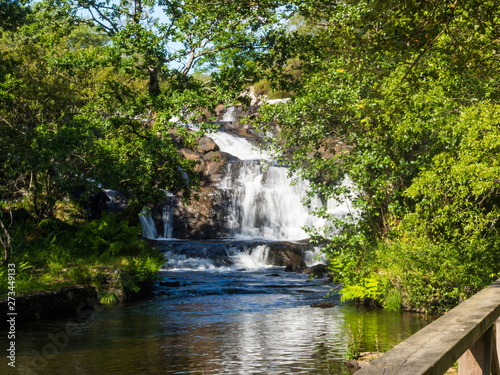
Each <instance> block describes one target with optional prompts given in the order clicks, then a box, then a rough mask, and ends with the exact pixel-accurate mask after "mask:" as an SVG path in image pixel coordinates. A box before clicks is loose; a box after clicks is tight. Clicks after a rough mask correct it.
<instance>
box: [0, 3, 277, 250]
mask: <svg viewBox="0 0 500 375" xmlns="http://www.w3.org/2000/svg"><path fill="white" fill-rule="evenodd" d="M277 4H278V2H274V1H266V2H260V3H254V2H243V3H232V2H230V3H220V4H217V5H216V6H207V4H205V3H203V2H179V1H166V2H164V1H162V2H154V1H133V2H130V1H121V2H111V1H62V0H61V1H56V2H53V1H46V2H37V3H36V4H34V6H33V12H32V13H31V14H30V16H29V22H27V23H24V22H21V21H19V22H18V21H16V23H13V22H14V21H12V22H11V21H9V22H7V21H5V22H3V21H4V19H2V22H3V23H2V24H1V25H0V26H1V30H2V34H1V35H2V36H1V40H0V59H1V63H0V135H1V137H0V160H1V164H0V186H2V189H1V202H2V209H3V208H8V210H10V208H11V207H12V206H13V205H14V206H16V205H17V206H20V205H22V206H23V207H25V208H27V209H28V210H29V212H30V213H31V215H32V216H33V217H34V218H35V219H36V222H37V223H39V222H41V221H42V220H44V219H47V218H51V217H52V216H53V215H54V214H55V212H56V210H57V208H58V206H60V205H61V204H65V202H67V201H68V200H70V201H75V200H77V195H78V194H76V192H77V191H85V192H86V194H85V195H86V196H88V195H89V194H92V193H94V192H96V191H98V190H99V189H101V188H103V187H104V188H113V189H117V190H121V191H123V192H124V193H125V195H126V196H127V198H128V199H129V202H130V204H129V206H130V207H131V209H133V210H135V211H138V210H140V207H142V205H143V204H144V203H145V202H148V201H151V200H154V199H157V198H158V197H160V196H161V195H162V193H161V191H160V189H168V190H182V191H184V192H186V193H188V192H189V189H190V188H192V187H196V183H197V175H195V174H194V172H193V171H192V169H193V168H192V167H193V162H192V161H189V160H186V159H184V158H183V157H182V156H180V154H179V153H178V152H177V150H176V147H175V143H174V140H173V137H172V134H171V133H172V131H173V129H175V128H177V130H178V131H179V132H181V133H182V134H183V135H184V136H185V137H186V138H187V140H186V142H193V139H195V138H196V136H197V135H199V134H201V133H202V132H203V131H204V129H206V128H207V127H212V126H213V125H212V124H211V123H210V118H209V117H207V116H206V115H205V114H206V113H207V111H208V112H210V111H212V112H213V109H214V108H215V106H216V105H218V104H220V103H224V102H226V101H228V100H230V99H231V98H234V97H236V96H238V95H239V93H240V92H241V88H242V87H243V86H244V84H245V82H246V79H247V76H244V75H242V74H241V72H240V71H239V70H238V69H237V68H235V67H234V64H233V62H236V64H237V65H238V64H239V65H241V66H242V67H245V66H246V63H247V62H248V57H251V56H253V55H254V54H255V53H256V52H257V51H258V50H259V48H263V46H264V45H265V43H268V38H266V35H267V34H268V33H270V32H271V30H270V28H269V25H270V24H271V23H272V22H274V20H275V19H276V18H277V17H278V16H277V13H276V10H275V6H276V5H277ZM2 5H4V4H3V3H2ZM7 5H8V8H9V9H11V8H10V7H11V5H12V6H15V7H16V9H18V8H19V5H18V3H14V2H11V3H9V4H7ZM153 7H157V8H158V9H161V11H162V12H163V14H164V16H163V18H164V19H165V20H164V21H161V22H160V21H159V20H158V19H155V18H153V17H152V16H151V11H152V10H153ZM5 9H7V8H5ZM19 9H20V8H19ZM1 10H2V11H3V10H4V8H3V7H2V8H1ZM250 31H254V32H255V34H252V33H250ZM171 42H177V43H180V44H181V45H182V47H181V48H179V49H178V50H173V49H172V47H171V45H170V44H169V43H171ZM184 57H186V59H183V58H184ZM176 61H177V62H178V64H180V65H178V66H177V67H175V68H174V67H173V66H172V65H169V64H171V63H174V62H176ZM201 63H203V64H205V65H204V66H205V67H206V68H207V69H209V70H210V69H214V67H219V70H218V71H217V72H211V77H212V79H211V80H209V81H202V80H197V79H196V78H195V76H194V75H191V74H190V73H191V72H193V70H194V68H195V67H196V66H198V64H201ZM246 71H247V72H251V71H252V64H248V67H247V69H246ZM220 77H224V80H221V79H220ZM174 116H176V117H177V118H178V121H171V119H173V117H174ZM200 117H202V118H203V120H204V122H202V123H200V124H198V125H199V128H200V131H199V132H195V131H188V130H187V129H186V128H185V127H184V126H183V124H188V123H189V122H191V121H193V120H194V119H197V120H198V119H199V118H200ZM179 123H180V124H181V125H179ZM186 174H187V175H188V179H186V178H185V175H186ZM85 195H84V196H82V197H80V198H79V199H81V198H85ZM2 211H3V210H2ZM2 213H3V212H2ZM7 227H8V226H7V225H5V226H4V225H2V231H3V233H5V234H6V237H2V240H3V239H5V241H4V243H5V244H7V243H8V242H9V241H8V240H9V235H8V230H7ZM6 249H7V247H6ZM5 254H6V257H8V251H7V250H5Z"/></svg>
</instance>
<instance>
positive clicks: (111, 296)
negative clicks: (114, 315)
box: [98, 290, 119, 305]
mask: <svg viewBox="0 0 500 375" xmlns="http://www.w3.org/2000/svg"><path fill="white" fill-rule="evenodd" d="M98 297H99V302H100V303H103V304H105V305H113V304H115V303H117V302H118V301H119V296H118V293H117V292H116V291H113V290H111V291H109V290H103V291H101V293H99V296H98Z"/></svg>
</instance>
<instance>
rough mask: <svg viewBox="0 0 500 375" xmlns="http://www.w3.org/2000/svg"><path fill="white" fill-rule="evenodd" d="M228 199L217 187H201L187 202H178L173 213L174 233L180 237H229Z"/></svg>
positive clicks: (176, 236)
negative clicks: (226, 217) (227, 224)
mask: <svg viewBox="0 0 500 375" xmlns="http://www.w3.org/2000/svg"><path fill="white" fill-rule="evenodd" d="M225 207H226V199H225V197H224V193H223V191H221V190H219V189H217V188H215V187H201V191H200V192H193V196H192V198H191V200H190V201H189V202H187V204H177V205H176V206H175V209H174V214H173V234H174V237H175V238H180V239H188V238H190V239H206V238H215V237H227V236H228V235H229V233H228V229H227V228H226V227H225V225H224V213H225Z"/></svg>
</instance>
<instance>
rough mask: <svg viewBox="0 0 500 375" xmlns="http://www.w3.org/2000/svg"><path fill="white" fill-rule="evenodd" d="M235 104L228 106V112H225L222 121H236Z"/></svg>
mask: <svg viewBox="0 0 500 375" xmlns="http://www.w3.org/2000/svg"><path fill="white" fill-rule="evenodd" d="M235 108H236V107H235V106H234V105H232V106H230V107H227V108H226V112H225V113H224V116H222V119H221V121H222V122H233V121H236V113H235Z"/></svg>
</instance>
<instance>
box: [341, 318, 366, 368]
mask: <svg viewBox="0 0 500 375" xmlns="http://www.w3.org/2000/svg"><path fill="white" fill-rule="evenodd" d="M346 333H347V351H346V354H345V358H346V359H347V360H351V359H358V358H359V356H360V355H361V349H362V348H361V340H362V338H363V331H362V328H361V322H358V329H357V332H354V329H353V328H352V327H351V325H350V324H348V325H347V332H346Z"/></svg>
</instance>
